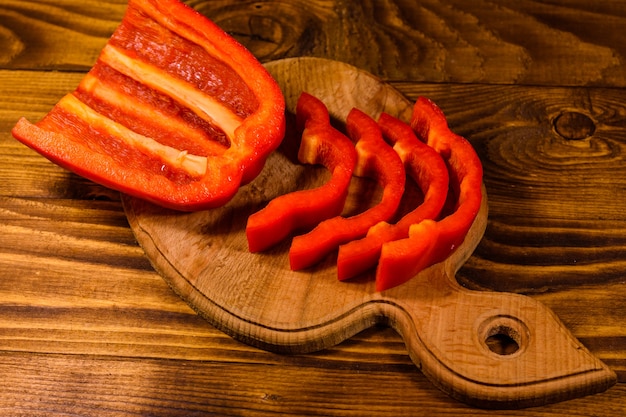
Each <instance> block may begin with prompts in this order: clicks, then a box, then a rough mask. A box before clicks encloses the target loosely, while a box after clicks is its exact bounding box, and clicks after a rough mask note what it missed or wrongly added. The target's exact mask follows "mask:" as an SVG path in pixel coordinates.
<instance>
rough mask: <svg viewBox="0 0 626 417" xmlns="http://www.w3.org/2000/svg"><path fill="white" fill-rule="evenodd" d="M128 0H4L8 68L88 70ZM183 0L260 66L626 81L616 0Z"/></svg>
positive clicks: (530, 80)
mask: <svg viewBox="0 0 626 417" xmlns="http://www.w3.org/2000/svg"><path fill="white" fill-rule="evenodd" d="M125 3H126V2H125V1H121V0H117V1H109V2H98V1H85V2H76V1H75V0H63V1H54V2H53V1H50V0H48V1H45V2H38V1H28V2H24V1H17V0H10V1H4V2H3V4H1V5H0V42H1V43H0V45H2V48H0V66H2V67H4V68H13V69H19V68H28V69H33V68H36V69H46V68H47V69H72V70H83V71H84V70H86V69H88V68H90V67H91V65H93V62H94V61H95V60H96V57H97V55H98V52H99V50H100V49H101V48H102V46H103V45H104V43H105V42H106V39H107V38H108V36H110V34H111V33H112V31H113V30H114V29H115V27H116V26H117V23H118V22H119V20H120V19H121V17H122V15H123V12H124V8H125ZM186 3H188V4H189V5H191V6H192V7H194V8H196V9H197V10H198V11H200V12H201V13H203V14H205V15H206V16H208V17H209V18H211V19H213V20H214V21H215V22H216V23H217V24H218V25H220V26H221V27H222V28H224V29H225V30H226V31H227V32H229V33H231V34H232V35H233V36H235V37H236V38H237V39H238V40H240V41H241V42H242V43H243V44H244V45H245V46H247V47H248V48H249V49H250V50H251V51H252V52H253V53H254V54H255V55H256V56H257V57H259V59H261V60H262V61H268V60H273V59H280V58H285V57H295V56H323V57H326V58H331V59H336V60H340V61H346V62H349V63H351V64H354V65H356V66H358V67H360V68H363V69H366V70H368V71H370V72H372V73H374V74H377V75H379V76H381V77H383V78H386V79H403V80H413V81H428V82H453V83H490V84H541V85H571V86H575V85H579V86H581V85H582V86H586V85H594V86H616V87H623V86H626V70H624V61H625V60H626V39H625V38H624V37H623V36H621V32H622V28H623V27H624V25H626V5H625V4H624V3H623V2H620V1H617V0H613V1H608V2H602V4H598V3H597V2H596V3H593V2H582V1H579V0H578V1H576V0H561V1H554V2H548V3H546V2H543V3H538V2H532V1H516V2H515V3H514V4H511V3H510V2H508V1H505V0H497V1H493V0H492V1H484V0H483V1H472V2H467V1H463V0H448V1H442V0H429V1H423V2H413V1H400V0H396V1H389V2H384V3H381V2H378V1H365V2H361V1H354V0H352V1H349V2H339V1H330V2H310V1H304V0H298V1H294V2H272V1H259V2H252V3H249V2H236V3H233V2H232V1H227V0H220V1H206V0H204V1H202V0H193V1H192V0H189V1H187V2H186ZM346 11H349V13H348V12H346Z"/></svg>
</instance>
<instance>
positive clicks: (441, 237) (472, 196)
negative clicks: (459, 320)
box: [376, 98, 483, 291]
mask: <svg viewBox="0 0 626 417" xmlns="http://www.w3.org/2000/svg"><path fill="white" fill-rule="evenodd" d="M411 126H412V127H413V130H414V131H415V132H416V133H417V135H418V136H419V137H420V138H421V139H422V140H424V141H425V142H426V143H427V144H428V145H429V146H431V147H432V148H434V149H435V150H436V151H437V152H438V153H439V154H440V155H441V156H442V157H443V159H444V161H445V162H446V164H447V166H448V172H449V175H450V186H451V187H452V191H453V195H454V196H455V204H454V207H453V212H452V213H451V214H449V215H447V216H446V217H444V218H443V219H441V220H439V221H437V222H432V221H429V220H425V221H423V222H421V223H418V224H416V225H413V226H411V228H410V231H409V237H408V238H406V239H400V240H396V241H392V242H387V243H385V244H384V245H383V247H382V251H381V255H380V259H379V263H378V268H377V270H376V289H377V290H378V291H382V290H385V289H388V288H392V287H395V286H397V285H400V284H402V283H403V282H405V281H407V280H409V279H411V278H412V277H414V276H415V275H417V274H418V273H419V272H420V271H422V270H423V269H424V268H426V267H428V266H431V265H434V264H436V263H438V262H441V261H443V260H445V259H446V258H447V257H448V256H450V254H452V252H453V251H454V250H455V249H456V248H457V247H458V246H459V245H460V244H461V243H462V242H463V240H464V239H465V236H466V235H467V232H468V231H469V229H470V227H471V225H472V223H473V222H474V220H475V218H476V215H477V214H478V211H479V210H480V206H481V203H482V176H483V169H482V164H481V162H480V159H479V158H478V155H477V154H476V151H475V150H474V148H473V147H472V145H471V144H470V143H469V142H468V141H467V140H466V139H465V138H463V137H461V136H459V135H456V134H454V133H453V132H452V131H450V129H449V127H448V122H447V120H446V118H445V116H444V114H443V112H442V111H441V109H439V107H437V106H436V105H435V104H434V103H433V102H431V101H430V100H428V99H426V98H419V99H418V100H417V102H416V103H415V106H414V109H413V115H412V117H411Z"/></svg>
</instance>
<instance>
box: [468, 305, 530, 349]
mask: <svg viewBox="0 0 626 417" xmlns="http://www.w3.org/2000/svg"><path fill="white" fill-rule="evenodd" d="M478 337H479V340H480V341H481V342H482V344H483V346H484V347H486V348H487V349H489V351H490V352H492V353H495V354H497V355H499V356H517V355H518V354H520V353H521V352H522V351H524V350H525V348H526V347H527V346H528V343H529V338H530V332H529V330H528V327H527V326H526V325H525V324H524V323H523V322H522V321H521V320H519V319H518V318H516V317H513V316H509V315H494V316H491V317H488V318H487V319H485V320H483V322H482V323H481V324H480V325H479V327H478Z"/></svg>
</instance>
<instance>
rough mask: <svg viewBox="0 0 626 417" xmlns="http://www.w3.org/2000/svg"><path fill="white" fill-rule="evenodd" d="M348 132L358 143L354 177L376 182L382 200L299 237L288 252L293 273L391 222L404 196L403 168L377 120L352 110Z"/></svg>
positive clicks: (347, 121)
mask: <svg viewBox="0 0 626 417" xmlns="http://www.w3.org/2000/svg"><path fill="white" fill-rule="evenodd" d="M407 127H408V126H407ZM346 129H347V131H348V136H349V137H350V138H352V140H353V141H354V142H355V143H356V145H355V147H356V152H357V155H358V159H357V166H356V169H355V172H354V173H355V175H357V176H360V177H369V178H373V179H375V180H376V181H377V182H378V183H379V184H380V186H381V187H382V189H383V192H382V198H381V200H380V202H379V203H378V204H376V205H375V206H373V207H371V208H369V209H368V210H365V211H363V212H361V213H359V214H357V215H354V216H350V217H342V216H336V217H333V218H331V219H328V220H325V221H323V222H321V223H320V224H319V225H317V226H316V227H315V229H313V230H312V231H310V232H309V233H307V234H304V235H300V236H296V237H295V238H294V239H293V242H292V244H291V248H290V250H289V263H290V266H291V269H292V270H299V269H303V268H307V267H309V266H311V265H313V264H315V263H317V262H319V261H320V260H321V259H323V258H324V257H325V256H326V255H327V254H328V253H330V252H331V251H333V250H335V249H337V247H338V246H339V245H341V244H343V243H346V242H349V241H352V240H354V239H359V238H361V237H363V236H365V234H366V233H367V231H368V229H369V228H370V227H371V226H373V225H374V224H376V223H378V222H380V221H385V220H389V219H390V218H391V217H392V216H393V215H394V214H395V213H396V211H397V209H398V206H399V204H400V200H401V199H402V195H403V194H404V184H405V179H406V174H405V171H404V165H403V164H402V161H401V160H400V157H399V156H398V154H397V153H396V152H395V151H394V150H393V149H392V148H391V147H390V146H389V145H388V144H387V142H385V140H384V139H383V136H382V132H381V129H380V127H379V126H378V124H377V123H376V121H375V120H374V119H372V118H371V117H370V116H368V115H367V114H365V113H363V112H362V111H360V110H358V109H353V110H352V111H350V113H349V114H348V117H347V118H346ZM409 129H410V128H409Z"/></svg>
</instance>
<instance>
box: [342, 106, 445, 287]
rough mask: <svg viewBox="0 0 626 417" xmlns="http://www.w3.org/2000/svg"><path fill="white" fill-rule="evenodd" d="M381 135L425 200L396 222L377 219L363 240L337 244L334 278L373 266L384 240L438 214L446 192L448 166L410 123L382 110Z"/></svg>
mask: <svg viewBox="0 0 626 417" xmlns="http://www.w3.org/2000/svg"><path fill="white" fill-rule="evenodd" d="M378 125H379V126H380V128H381V131H382V133H383V136H384V138H385V139H386V140H387V141H388V142H389V143H391V144H392V145H393V149H394V151H396V153H397V154H398V155H399V156H400V159H401V160H402V162H403V163H404V167H405V169H406V172H407V173H408V174H409V175H410V176H411V178H413V180H414V181H415V182H416V183H417V185H418V187H419V188H420V189H421V190H422V193H423V195H424V199H423V200H422V201H421V203H420V204H419V205H418V206H417V207H416V208H415V209H413V210H412V211H410V212H408V213H407V214H405V215H404V216H402V218H400V220H398V222H397V223H395V224H390V223H388V222H385V221H383V222H380V223H378V224H376V225H374V226H372V227H371V228H370V229H369V230H368V232H367V235H366V236H365V237H364V238H363V239H359V240H354V241H352V242H349V243H346V244H345V245H341V246H340V247H339V254H338V257H337V277H338V279H339V280H346V279H349V278H351V277H354V276H356V275H358V274H361V273H363V272H365V271H367V270H368V269H370V268H373V267H375V266H376V264H377V262H378V259H379V258H380V253H381V249H382V246H383V244H384V243H385V242H390V241H394V240H398V239H403V238H407V237H408V236H409V228H410V227H411V225H413V224H417V223H420V222H421V221H422V220H425V219H435V218H436V217H437V216H439V213H441V210H442V208H443V205H444V203H445V201H446V197H447V195H448V182H449V179H448V169H447V168H446V165H445V163H444V161H443V159H442V158H441V156H440V155H439V154H438V153H437V152H436V151H435V150H434V149H433V148H431V147H430V146H428V145H426V144H425V143H422V142H421V141H420V140H419V139H418V138H417V136H416V135H415V133H414V132H413V129H411V126H409V125H408V124H406V123H404V122H402V121H401V120H399V119H397V118H395V117H393V116H390V115H389V114H386V113H383V114H381V115H380V118H379V119H378Z"/></svg>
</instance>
